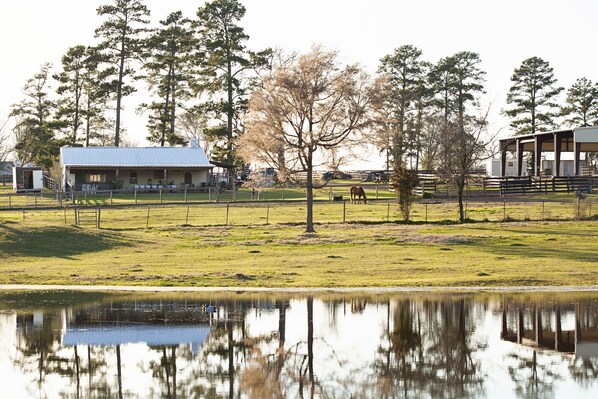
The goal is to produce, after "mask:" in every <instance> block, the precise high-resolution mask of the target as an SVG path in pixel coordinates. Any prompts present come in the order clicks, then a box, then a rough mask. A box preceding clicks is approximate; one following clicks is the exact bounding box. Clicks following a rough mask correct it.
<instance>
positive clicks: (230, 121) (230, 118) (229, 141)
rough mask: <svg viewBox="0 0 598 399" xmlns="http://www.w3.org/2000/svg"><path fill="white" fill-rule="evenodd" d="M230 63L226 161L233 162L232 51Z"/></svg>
mask: <svg viewBox="0 0 598 399" xmlns="http://www.w3.org/2000/svg"><path fill="white" fill-rule="evenodd" d="M227 58H228V65H227V70H226V73H227V76H226V80H227V95H228V98H227V100H228V106H227V110H226V130H227V132H226V133H227V143H226V152H227V155H226V161H227V162H228V163H229V164H232V163H233V114H234V108H233V71H232V61H231V54H230V51H229V52H228V57H227Z"/></svg>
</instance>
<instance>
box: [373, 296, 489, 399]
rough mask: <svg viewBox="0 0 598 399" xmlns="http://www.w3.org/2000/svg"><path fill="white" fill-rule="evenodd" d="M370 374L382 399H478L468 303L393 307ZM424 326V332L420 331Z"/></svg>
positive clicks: (479, 390) (479, 391)
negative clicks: (429, 398) (427, 398)
mask: <svg viewBox="0 0 598 399" xmlns="http://www.w3.org/2000/svg"><path fill="white" fill-rule="evenodd" d="M396 305H397V306H396V307H395V308H394V310H393V313H392V315H391V313H390V307H391V305H390V303H389V304H388V309H389V310H388V316H387V325H386V328H385V332H384V337H385V339H383V343H382V344H381V345H380V346H379V348H378V354H379V357H378V359H377V360H376V361H375V362H374V365H373V369H374V371H375V373H376V375H377V387H378V388H377V389H379V396H380V397H383V398H394V397H419V396H422V395H425V393H426V392H427V393H428V394H429V395H431V396H432V397H444V396H448V397H468V396H480V395H481V394H482V392H483V391H482V389H483V387H482V376H481V373H480V365H479V362H478V361H475V360H474V359H473V358H472V348H471V343H470V336H471V332H472V331H473V325H472V323H473V321H472V320H471V319H472V318H471V317H469V316H468V315H469V314H470V313H471V304H470V302H467V303H466V302H465V300H464V299H461V300H459V301H449V302H443V303H440V302H424V303H423V306H417V305H416V304H415V303H413V301H411V300H409V299H407V300H403V301H400V302H397V303H396ZM422 325H423V327H422Z"/></svg>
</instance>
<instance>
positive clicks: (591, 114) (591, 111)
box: [561, 78, 598, 127]
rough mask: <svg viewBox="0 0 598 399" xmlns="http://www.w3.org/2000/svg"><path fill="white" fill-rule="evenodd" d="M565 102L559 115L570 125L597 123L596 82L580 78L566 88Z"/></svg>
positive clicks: (583, 125)
mask: <svg viewBox="0 0 598 399" xmlns="http://www.w3.org/2000/svg"><path fill="white" fill-rule="evenodd" d="M565 102H566V104H565V106H564V107H563V108H561V115H563V116H565V117H567V119H566V121H565V123H566V124H567V125H569V126H571V127H586V126H592V125H596V124H598V84H595V83H592V81H591V80H589V79H586V78H580V79H577V80H576V81H575V83H573V85H572V86H571V87H570V88H569V90H567V98H566V100H565Z"/></svg>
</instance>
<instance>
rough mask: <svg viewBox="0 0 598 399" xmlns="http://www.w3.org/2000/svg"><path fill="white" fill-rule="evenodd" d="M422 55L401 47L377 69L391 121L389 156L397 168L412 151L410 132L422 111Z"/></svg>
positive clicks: (424, 74)
mask: <svg viewBox="0 0 598 399" xmlns="http://www.w3.org/2000/svg"><path fill="white" fill-rule="evenodd" d="M421 54H422V52H421V50H419V49H418V48H416V47H415V46H412V45H404V46H401V47H399V48H397V49H396V50H395V51H394V53H393V54H390V55H387V56H385V57H383V58H382V59H381V62H380V67H379V69H378V71H379V72H381V73H382V74H383V75H385V76H386V81H385V82H386V84H385V85H384V86H385V87H384V92H385V97H386V98H387V100H386V101H385V103H386V104H387V106H389V107H390V109H389V112H388V113H389V114H390V116H391V120H392V121H393V123H392V124H391V125H392V130H393V133H392V135H391V142H392V143H391V149H390V152H391V154H392V158H393V160H394V163H398V164H400V165H402V164H403V162H404V155H405V152H406V150H407V149H409V148H411V149H413V144H414V142H415V137H413V136H414V134H413V131H414V130H416V129H417V127H418V126H419V123H418V122H419V117H420V116H421V115H420V112H422V111H423V107H422V106H423V103H424V101H423V99H424V96H425V94H426V91H425V90H423V88H424V87H425V80H426V73H427V68H428V65H427V63H426V62H424V61H422V60H421Z"/></svg>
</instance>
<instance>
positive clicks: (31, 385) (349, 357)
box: [0, 295, 598, 399]
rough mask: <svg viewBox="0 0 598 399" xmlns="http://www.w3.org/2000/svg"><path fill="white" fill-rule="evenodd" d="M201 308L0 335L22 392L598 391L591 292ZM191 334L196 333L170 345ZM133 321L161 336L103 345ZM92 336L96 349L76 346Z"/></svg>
mask: <svg viewBox="0 0 598 399" xmlns="http://www.w3.org/2000/svg"><path fill="white" fill-rule="evenodd" d="M208 302H209V303H212V302H216V300H212V298H205V299H204V300H201V299H194V301H187V300H166V299H165V300H162V299H140V300H137V301H134V302H131V301H124V302H112V303H105V304H99V305H94V306H78V305H77V306H75V305H74V306H71V307H69V308H64V309H60V310H44V309H42V310H40V311H36V312H35V314H34V313H31V312H29V311H17V312H16V314H15V316H14V317H15V318H16V322H15V324H16V332H14V331H13V332H11V331H0V333H1V334H2V336H8V335H10V334H13V335H14V334H15V333H16V339H15V340H14V342H15V343H14V346H15V349H16V350H15V351H14V354H13V355H11V364H12V367H13V370H14V373H15V374H19V375H23V376H25V377H26V379H27V381H28V383H27V388H26V389H27V391H26V392H24V393H23V395H21V397H25V398H27V397H50V398H51V397H68V398H106V397H114V398H169V399H170V398H172V399H174V398H222V399H224V398H249V399H254V398H255V399H257V398H272V399H283V398H310V399H311V398H339V397H341V398H344V397H349V398H383V399H384V398H418V397H442V398H466V397H485V396H488V395H489V394H495V395H496V392H497V391H498V390H499V389H500V390H501V391H498V392H503V391H504V392H503V393H505V395H506V396H519V397H534V398H535V397H552V396H555V394H556V392H558V387H559V386H560V385H559V384H560V383H561V382H565V381H566V382H567V384H568V386H572V384H573V386H576V387H577V389H578V391H577V393H578V394H581V395H583V394H584V392H592V390H595V389H597V387H598V384H597V382H596V381H597V380H598V378H597V377H598V357H597V356H595V355H592V353H593V352H592V351H593V350H595V349H594V348H597V347H598V306H597V302H598V301H597V296H596V295H594V296H591V295H590V296H586V297H583V298H578V299H571V297H570V296H568V297H565V298H563V299H561V300H557V299H555V297H554V295H552V296H533V297H527V296H513V297H510V296H504V297H502V298H498V297H493V296H473V295H451V296H441V295H438V296H432V297H431V296H424V295H396V296H388V297H383V296H379V297H373V298H372V297H365V296H361V297H360V296H346V297H345V296H334V295H332V296H328V297H326V296H325V297H320V298H318V297H315V298H314V297H312V296H309V297H306V298H288V297H272V298H268V297H265V296H264V297H261V296H256V297H250V298H247V299H241V297H240V298H238V299H237V298H234V299H230V298H228V299H224V300H222V299H219V300H218V301H217V302H218V303H217V305H218V308H217V311H216V312H214V313H206V312H205V311H204V307H202V305H203V304H205V303H208ZM42 316H43V317H42ZM3 317H9V316H3ZM488 320H491V322H489V321H488ZM0 325H1V326H4V324H0ZM8 325H10V324H6V326H8ZM198 326H200V327H201V326H203V327H202V328H205V331H206V333H205V335H204V336H203V338H200V337H199V336H197V337H196V336H195V335H193V336H191V338H180V339H179V338H177V337H179V336H183V335H184V334H183V333H182V332H181V331H187V332H188V331H191V332H193V331H196V330H195V328H196V327H198ZM137 327H144V328H149V329H148V331H150V332H151V331H157V333H158V334H159V339H158V340H157V341H155V342H154V343H150V344H147V345H146V344H143V343H136V342H137V341H135V340H133V341H131V342H127V341H126V340H121V341H118V342H116V341H114V342H113V341H110V339H108V338H107V337H108V336H110V334H112V333H114V332H115V331H116V332H118V331H128V332H131V331H137ZM187 327H189V328H191V330H185V329H184V328H187ZM13 328H15V327H13ZM73 331H75V332H77V331H78V332H79V334H80V335H77V334H74V333H73ZM90 331H95V334H96V335H98V337H95V338H97V339H98V340H99V341H97V340H96V341H93V342H95V343H86V341H85V340H80V341H77V339H79V338H78V337H84V336H85V335H84V333H85V332H87V333H90ZM197 331H199V332H200V331H203V330H201V329H198V330H197ZM208 331H209V332H208ZM123 334H124V333H123ZM73 337H74V338H73ZM185 337H189V335H186V336H185ZM102 339H104V341H101V340H102ZM160 340H162V341H160ZM72 341H74V342H72ZM98 342H100V343H98ZM101 342H104V343H103V344H102V343H101ZM160 342H163V343H162V344H160ZM492 353H495V354H492ZM597 354H598V351H597ZM0 360H1V358H0ZM497 373H499V374H500V375H499V376H497V375H496V374H497ZM489 376H490V377H491V378H492V379H501V382H502V383H503V384H502V386H495V384H488V383H487V381H488V379H489ZM139 381H142V382H139ZM508 381H511V382H510V384H509V383H508ZM19 393H21V392H19Z"/></svg>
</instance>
